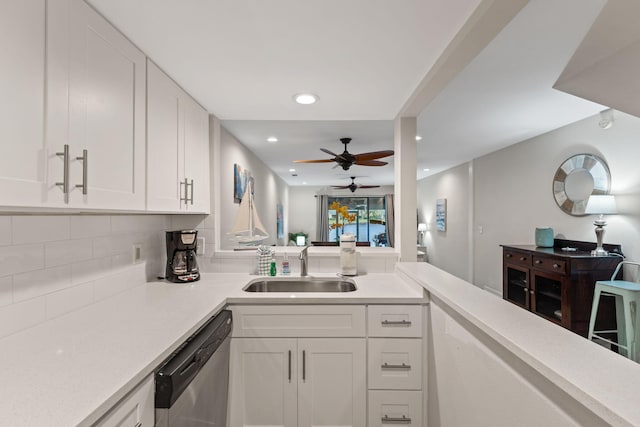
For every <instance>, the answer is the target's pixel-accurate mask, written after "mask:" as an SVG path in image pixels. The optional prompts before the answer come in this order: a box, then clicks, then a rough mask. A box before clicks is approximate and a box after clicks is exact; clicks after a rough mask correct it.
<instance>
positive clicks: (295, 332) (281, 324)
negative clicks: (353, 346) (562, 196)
mask: <svg viewBox="0 0 640 427" xmlns="http://www.w3.org/2000/svg"><path fill="white" fill-rule="evenodd" d="M230 310H231V311H232V312H233V332H232V336H234V337H364V336H365V307H364V306H353V305H317V306H316V305H271V306H259V305H239V306H231V307H230Z"/></svg>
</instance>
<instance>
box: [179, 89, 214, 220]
mask: <svg viewBox="0 0 640 427" xmlns="http://www.w3.org/2000/svg"><path fill="white" fill-rule="evenodd" d="M183 105H184V160H185V164H184V167H185V178H186V179H187V182H188V184H189V188H188V190H189V195H188V198H189V201H188V202H187V203H186V205H185V206H186V208H187V210H188V211H190V212H200V213H209V212H210V211H211V203H210V198H211V197H210V194H209V187H210V186H209V113H207V111H206V110H205V109H204V108H202V107H201V106H200V105H199V104H198V103H197V102H195V101H194V100H193V99H191V98H190V97H189V96H185V101H184V102H183Z"/></svg>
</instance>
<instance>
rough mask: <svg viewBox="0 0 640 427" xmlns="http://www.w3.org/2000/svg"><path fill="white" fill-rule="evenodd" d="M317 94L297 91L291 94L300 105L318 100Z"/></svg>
mask: <svg viewBox="0 0 640 427" xmlns="http://www.w3.org/2000/svg"><path fill="white" fill-rule="evenodd" d="M318 99H320V98H318V95H314V94H312V93H298V94H295V95H293V100H294V101H296V102H297V103H298V104H302V105H311V104H315V103H316V102H318Z"/></svg>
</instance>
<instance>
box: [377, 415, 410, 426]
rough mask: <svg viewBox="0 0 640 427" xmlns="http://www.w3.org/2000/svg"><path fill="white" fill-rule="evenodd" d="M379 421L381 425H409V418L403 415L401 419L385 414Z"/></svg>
mask: <svg viewBox="0 0 640 427" xmlns="http://www.w3.org/2000/svg"><path fill="white" fill-rule="evenodd" d="M380 420H381V421H382V424H411V418H408V417H407V416H406V415H403V416H402V418H394V417H390V416H388V415H386V414H385V416H384V417H382V418H381V419H380Z"/></svg>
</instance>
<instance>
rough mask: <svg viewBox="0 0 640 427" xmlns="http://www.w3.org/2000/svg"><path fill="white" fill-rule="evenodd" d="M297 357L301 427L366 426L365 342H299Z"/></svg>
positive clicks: (342, 340)
mask: <svg viewBox="0 0 640 427" xmlns="http://www.w3.org/2000/svg"><path fill="white" fill-rule="evenodd" d="M298 357H299V360H300V362H299V363H298V372H299V374H298V375H299V380H298V425H299V426H300V427H311V426H354V427H355V426H360V427H365V426H366V417H367V414H366V411H367V406H366V394H367V382H366V367H365V363H364V361H365V360H366V344H365V339H364V338H356V339H349V338H309V339H299V340H298Z"/></svg>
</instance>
